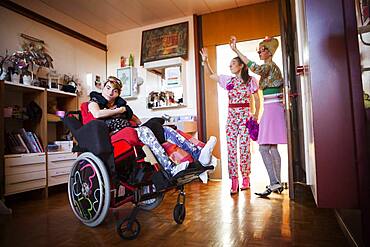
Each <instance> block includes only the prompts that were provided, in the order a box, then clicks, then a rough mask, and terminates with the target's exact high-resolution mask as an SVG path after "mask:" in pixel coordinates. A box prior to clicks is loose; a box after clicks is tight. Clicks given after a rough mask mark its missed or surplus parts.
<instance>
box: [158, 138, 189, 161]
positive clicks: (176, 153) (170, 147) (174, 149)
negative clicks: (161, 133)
mask: <svg viewBox="0 0 370 247" xmlns="http://www.w3.org/2000/svg"><path fill="white" fill-rule="evenodd" d="M162 147H163V148H164V150H165V151H166V153H167V155H168V157H169V158H170V160H171V161H172V162H174V163H175V164H180V163H182V162H185V161H189V163H192V162H194V159H193V157H192V156H191V155H190V154H189V153H187V152H186V151H185V150H183V149H181V148H180V147H178V146H177V145H176V144H173V143H170V142H164V143H163V144H162Z"/></svg>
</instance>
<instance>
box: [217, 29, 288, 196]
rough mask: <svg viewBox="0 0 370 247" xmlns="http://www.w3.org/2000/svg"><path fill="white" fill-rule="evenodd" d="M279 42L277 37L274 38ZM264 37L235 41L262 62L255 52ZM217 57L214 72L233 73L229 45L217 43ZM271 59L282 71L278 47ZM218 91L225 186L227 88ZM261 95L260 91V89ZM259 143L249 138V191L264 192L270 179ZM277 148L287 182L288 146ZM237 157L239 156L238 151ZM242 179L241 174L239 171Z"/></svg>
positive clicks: (226, 172)
mask: <svg viewBox="0 0 370 247" xmlns="http://www.w3.org/2000/svg"><path fill="white" fill-rule="evenodd" d="M276 38H277V39H278V40H279V43H280V37H279V36H278V37H276ZM262 40H263V39H256V40H250V41H242V42H238V44H237V45H238V48H239V50H240V51H241V52H242V53H243V54H245V55H246V56H247V57H248V58H250V59H251V60H252V61H256V62H257V63H258V64H261V63H262V61H260V60H259V56H258V54H257V52H256V48H258V44H259V43H260V42H261V41H262ZM216 57H217V63H216V66H217V74H219V75H220V74H225V75H232V74H231V72H230V70H229V63H230V61H231V59H232V58H234V57H235V53H234V52H233V51H232V50H231V49H230V47H229V45H228V44H225V45H218V46H216ZM274 62H275V63H276V64H277V65H278V66H279V68H280V69H281V71H283V58H282V50H281V46H279V48H278V49H277V51H276V53H275V55H274ZM249 73H250V75H251V76H253V77H255V78H257V79H259V76H258V75H256V74H254V73H252V72H251V71H249ZM217 92H218V112H219V123H220V124H219V126H220V127H219V131H220V132H219V133H220V147H221V148H220V149H221V164H222V165H221V167H222V181H223V184H224V186H226V187H227V188H229V187H230V183H231V182H230V180H229V175H228V159H227V144H226V130H225V125H226V119H227V110H228V106H227V105H228V96H227V91H226V90H224V89H222V88H221V87H220V86H219V85H218V86H217ZM260 96H261V98H262V93H261V92H260ZM262 105H263V104H262ZM262 105H261V112H262V111H263V106H262ZM258 149H259V146H258V144H257V142H255V141H251V148H250V150H251V159H252V163H251V176H250V179H251V190H252V191H263V190H264V189H265V186H266V185H268V184H269V178H268V175H267V172H266V168H265V165H264V163H263V161H262V157H261V155H260V153H259V151H258ZM278 149H279V152H280V155H281V165H282V166H281V180H282V182H283V183H287V182H288V147H287V145H286V144H283V145H278ZM238 157H240V154H239V150H238ZM239 177H240V178H241V175H240V174H239Z"/></svg>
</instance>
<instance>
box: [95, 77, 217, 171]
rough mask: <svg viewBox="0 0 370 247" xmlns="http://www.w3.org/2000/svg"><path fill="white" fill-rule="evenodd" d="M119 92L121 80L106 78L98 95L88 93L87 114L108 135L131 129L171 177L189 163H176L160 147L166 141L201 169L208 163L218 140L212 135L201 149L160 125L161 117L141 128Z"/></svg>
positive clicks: (172, 130) (174, 131)
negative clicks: (102, 122)
mask: <svg viewBox="0 0 370 247" xmlns="http://www.w3.org/2000/svg"><path fill="white" fill-rule="evenodd" d="M121 90H122V83H121V81H120V80H119V79H118V78H116V77H114V76H109V77H108V79H107V81H106V82H105V83H104V86H103V89H102V92H101V93H98V92H95V91H94V92H91V93H90V101H89V103H88V111H89V112H90V113H91V115H92V117H93V118H95V119H101V120H103V121H104V122H105V123H106V125H107V126H108V128H109V130H110V132H111V133H113V134H114V133H117V132H119V131H120V130H122V129H124V128H126V127H134V128H135V129H136V132H137V134H138V138H139V139H140V141H141V142H142V143H144V144H145V145H147V146H149V148H150V149H151V151H152V152H153V153H154V155H155V157H156V158H157V160H158V162H159V163H160V165H162V167H163V168H164V169H165V170H166V171H167V172H168V173H169V174H171V176H175V175H176V174H177V173H178V172H180V171H183V170H185V169H186V168H187V167H188V165H189V162H182V163H180V164H175V163H174V162H173V161H171V159H170V158H169V157H168V155H167V154H166V151H165V149H164V148H163V147H162V146H161V144H163V143H164V142H165V141H166V140H167V141H170V142H172V143H174V144H176V145H177V146H179V147H180V148H181V149H183V150H185V151H186V152H188V153H189V154H190V155H191V156H192V157H193V158H194V160H198V161H199V162H200V163H201V164H202V165H203V166H207V165H208V164H209V163H210V162H211V157H212V151H213V148H214V147H215V145H216V142H217V139H216V137H214V136H211V137H210V139H209V140H208V141H207V143H206V144H205V145H204V147H202V148H201V147H199V146H197V145H195V144H193V143H192V142H190V141H188V140H187V139H186V138H185V137H184V136H182V135H181V134H179V133H178V132H177V131H176V130H174V129H172V128H171V127H167V126H163V124H164V120H163V119H162V118H152V119H150V120H149V121H147V122H146V123H144V124H143V125H141V126H140V124H141V121H140V120H139V118H137V117H136V116H135V115H134V114H133V111H132V109H131V108H130V106H128V104H127V102H126V101H125V100H124V99H123V98H121V97H120V96H119V95H120V93H121Z"/></svg>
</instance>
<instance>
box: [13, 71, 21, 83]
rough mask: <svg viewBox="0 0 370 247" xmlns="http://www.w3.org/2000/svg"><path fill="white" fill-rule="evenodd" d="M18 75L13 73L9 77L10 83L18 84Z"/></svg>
mask: <svg viewBox="0 0 370 247" xmlns="http://www.w3.org/2000/svg"><path fill="white" fill-rule="evenodd" d="M19 78H20V77H19V75H18V74H17V73H13V74H12V75H11V80H12V82H13V83H19Z"/></svg>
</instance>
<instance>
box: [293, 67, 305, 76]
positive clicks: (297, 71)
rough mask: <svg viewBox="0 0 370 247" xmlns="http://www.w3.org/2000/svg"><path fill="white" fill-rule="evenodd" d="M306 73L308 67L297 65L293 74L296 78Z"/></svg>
mask: <svg viewBox="0 0 370 247" xmlns="http://www.w3.org/2000/svg"><path fill="white" fill-rule="evenodd" d="M307 72H308V65H297V66H296V68H295V74H296V75H297V76H300V75H305V74H306V73H307Z"/></svg>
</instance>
